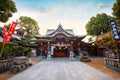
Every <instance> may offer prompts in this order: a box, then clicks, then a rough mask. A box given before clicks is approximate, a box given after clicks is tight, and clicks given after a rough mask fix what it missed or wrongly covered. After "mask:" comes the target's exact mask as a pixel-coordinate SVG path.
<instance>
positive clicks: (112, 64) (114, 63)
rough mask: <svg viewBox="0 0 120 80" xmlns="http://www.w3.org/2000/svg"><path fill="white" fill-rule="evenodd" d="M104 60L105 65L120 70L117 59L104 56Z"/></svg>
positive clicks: (119, 63)
mask: <svg viewBox="0 0 120 80" xmlns="http://www.w3.org/2000/svg"><path fill="white" fill-rule="evenodd" d="M104 61H105V65H106V67H108V68H111V69H113V70H116V71H119V72H120V62H119V59H112V58H104Z"/></svg>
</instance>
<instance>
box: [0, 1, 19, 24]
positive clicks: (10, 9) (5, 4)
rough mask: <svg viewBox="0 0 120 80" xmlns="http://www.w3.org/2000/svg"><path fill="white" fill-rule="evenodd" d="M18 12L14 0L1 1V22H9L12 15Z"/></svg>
mask: <svg viewBox="0 0 120 80" xmlns="http://www.w3.org/2000/svg"><path fill="white" fill-rule="evenodd" d="M15 12H17V9H16V6H15V4H14V2H13V1H12V0H0V22H6V21H8V19H9V17H12V13H15Z"/></svg>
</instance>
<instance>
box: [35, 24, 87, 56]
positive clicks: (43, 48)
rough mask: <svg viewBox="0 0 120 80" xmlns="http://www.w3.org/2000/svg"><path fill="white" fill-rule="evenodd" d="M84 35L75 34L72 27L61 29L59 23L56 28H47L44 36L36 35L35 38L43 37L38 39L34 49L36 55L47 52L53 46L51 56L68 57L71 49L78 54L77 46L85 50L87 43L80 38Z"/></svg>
mask: <svg viewBox="0 0 120 80" xmlns="http://www.w3.org/2000/svg"><path fill="white" fill-rule="evenodd" d="M84 37H85V35H84V36H76V35H74V32H73V30H72V29H63V26H62V25H61V24H59V25H58V28H57V29H48V30H47V32H46V35H45V36H36V38H37V39H38V40H39V39H43V40H42V41H38V47H37V49H36V52H37V55H40V54H41V53H42V55H45V56H46V54H47V52H48V51H51V48H53V51H52V52H53V57H68V56H69V52H70V51H73V52H74V53H75V55H78V48H80V49H81V50H85V46H87V45H88V44H87V43H84V42H82V41H81V40H82V39H83V38H84Z"/></svg>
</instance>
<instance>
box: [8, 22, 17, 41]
mask: <svg viewBox="0 0 120 80" xmlns="http://www.w3.org/2000/svg"><path fill="white" fill-rule="evenodd" d="M16 26H17V22H13V23H12V25H11V26H10V29H9V31H8V35H7V37H6V42H7V43H9V42H10V39H11V37H12V34H13V32H14V30H15V27H16Z"/></svg>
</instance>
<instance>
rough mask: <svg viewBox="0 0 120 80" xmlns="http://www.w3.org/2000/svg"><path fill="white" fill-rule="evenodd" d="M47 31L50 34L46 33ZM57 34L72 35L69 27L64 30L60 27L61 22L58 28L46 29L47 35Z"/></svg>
mask: <svg viewBox="0 0 120 80" xmlns="http://www.w3.org/2000/svg"><path fill="white" fill-rule="evenodd" d="M48 33H50V34H48ZM57 34H64V35H66V36H74V34H73V31H72V30H70V29H68V30H64V29H63V28H62V25H61V24H59V25H58V28H57V29H56V30H48V32H47V36H52V37H53V36H55V35H57Z"/></svg>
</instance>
